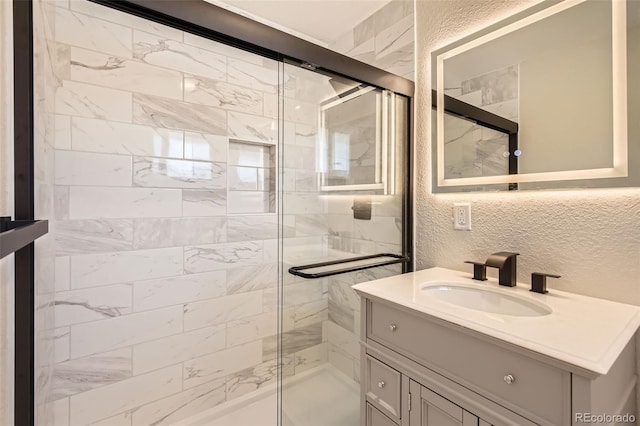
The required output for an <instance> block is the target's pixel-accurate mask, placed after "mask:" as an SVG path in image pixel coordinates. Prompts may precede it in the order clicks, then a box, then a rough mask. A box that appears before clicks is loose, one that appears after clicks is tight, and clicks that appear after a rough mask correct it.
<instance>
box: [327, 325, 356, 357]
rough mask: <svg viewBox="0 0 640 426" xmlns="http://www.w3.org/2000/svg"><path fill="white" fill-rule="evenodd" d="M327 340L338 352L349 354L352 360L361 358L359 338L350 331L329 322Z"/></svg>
mask: <svg viewBox="0 0 640 426" xmlns="http://www.w3.org/2000/svg"><path fill="white" fill-rule="evenodd" d="M327 338H328V341H329V344H330V345H332V346H334V347H335V348H336V349H337V350H340V351H342V352H344V353H345V354H348V355H349V356H350V357H352V358H359V357H360V343H359V338H358V336H356V335H355V334H353V333H352V332H350V331H349V330H346V329H344V328H342V327H340V326H339V325H338V324H335V323H333V322H331V321H329V322H328V323H327ZM330 350H331V348H330ZM334 350H335V349H334Z"/></svg>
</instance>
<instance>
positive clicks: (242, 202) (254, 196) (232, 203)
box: [227, 191, 275, 214]
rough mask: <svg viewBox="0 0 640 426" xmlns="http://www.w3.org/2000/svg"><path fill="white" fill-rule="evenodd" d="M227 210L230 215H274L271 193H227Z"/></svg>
mask: <svg viewBox="0 0 640 426" xmlns="http://www.w3.org/2000/svg"><path fill="white" fill-rule="evenodd" d="M227 210H228V212H229V213H231V214H248V213H275V209H272V208H271V193H269V192H266V191H229V194H228V199H227Z"/></svg>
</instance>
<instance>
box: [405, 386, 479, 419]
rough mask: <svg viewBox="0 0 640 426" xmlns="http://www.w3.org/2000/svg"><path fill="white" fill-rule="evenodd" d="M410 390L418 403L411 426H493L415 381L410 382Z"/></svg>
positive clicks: (412, 413) (411, 416)
mask: <svg viewBox="0 0 640 426" xmlns="http://www.w3.org/2000/svg"><path fill="white" fill-rule="evenodd" d="M410 389H411V395H412V399H413V398H415V401H416V402H414V403H413V405H414V408H413V409H412V410H411V411H410V414H409V418H410V423H411V425H419V426H491V424H490V423H487V422H486V421H484V420H482V419H480V418H478V417H477V416H476V415H474V414H472V413H470V412H468V411H466V410H463V409H462V407H460V406H458V405H456V404H454V403H453V402H451V401H449V400H448V399H446V398H443V397H441V396H440V395H438V394H437V393H435V392H433V391H432V390H430V389H428V388H426V387H424V386H420V384H419V383H417V382H414V381H413V380H412V381H411V382H410Z"/></svg>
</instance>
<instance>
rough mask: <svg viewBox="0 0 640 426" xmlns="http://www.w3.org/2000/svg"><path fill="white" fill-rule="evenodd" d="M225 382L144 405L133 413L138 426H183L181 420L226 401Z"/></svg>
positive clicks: (211, 384) (206, 384) (203, 385)
mask: <svg viewBox="0 0 640 426" xmlns="http://www.w3.org/2000/svg"><path fill="white" fill-rule="evenodd" d="M225 397H226V392H225V380H214V381H211V382H207V383H204V384H202V385H200V386H196V387H194V388H191V389H188V390H185V391H183V392H180V393H178V394H175V395H172V396H169V397H167V398H163V399H160V400H158V401H155V402H152V403H151V404H147V405H144V406H142V407H140V408H138V409H136V410H135V411H134V413H133V424H134V425H136V426H147V425H166V426H174V425H178V424H181V422H180V421H181V420H183V419H186V418H188V417H190V416H193V415H195V414H198V413H200V412H204V411H206V410H210V409H212V408H213V407H215V406H216V405H218V404H221V403H223V402H224V401H225Z"/></svg>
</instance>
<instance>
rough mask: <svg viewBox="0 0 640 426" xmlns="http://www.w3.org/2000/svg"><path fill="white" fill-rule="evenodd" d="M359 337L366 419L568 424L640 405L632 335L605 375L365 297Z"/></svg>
mask: <svg viewBox="0 0 640 426" xmlns="http://www.w3.org/2000/svg"><path fill="white" fill-rule="evenodd" d="M550 332H551V331H550ZM361 336H363V337H362V362H361V368H362V372H361V373H362V377H363V378H364V379H363V380H362V416H361V417H362V423H363V424H364V425H366V426H393V425H398V426H448V425H461V426H470V425H474V426H488V425H495V426H502V425H517V426H526V425H548V426H570V425H577V424H580V422H579V421H576V416H575V413H593V414H596V413H597V414H618V413H622V414H624V413H630V414H634V415H635V413H636V410H635V384H636V375H635V365H634V360H635V347H634V340H633V339H631V341H630V342H629V343H628V344H627V347H626V348H625V349H624V350H623V351H622V353H621V354H620V356H619V358H618V360H617V361H616V362H615V363H614V365H613V366H612V367H611V369H610V370H609V373H608V374H606V375H604V376H602V375H597V374H596V373H593V372H590V371H588V370H585V369H583V368H580V367H576V366H573V365H570V364H567V363H565V362H561V361H559V360H556V359H554V358H552V357H549V356H544V355H540V354H537V353H535V352H532V351H529V350H527V349H524V348H521V347H519V346H517V345H513V344H510V343H507V342H505V341H502V340H499V339H496V338H493V337H489V336H486V335H483V334H482V333H479V332H475V331H472V330H470V329H468V328H465V327H461V326H458V325H456V324H454V323H451V322H448V321H444V320H441V319H439V318H437V317H434V316H430V315H426V314H424V313H420V312H416V311H414V310H412V309H410V308H407V307H405V306H402V305H398V304H395V303H392V302H388V301H385V300H382V299H377V298H370V297H366V296H363V297H362V334H361Z"/></svg>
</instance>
